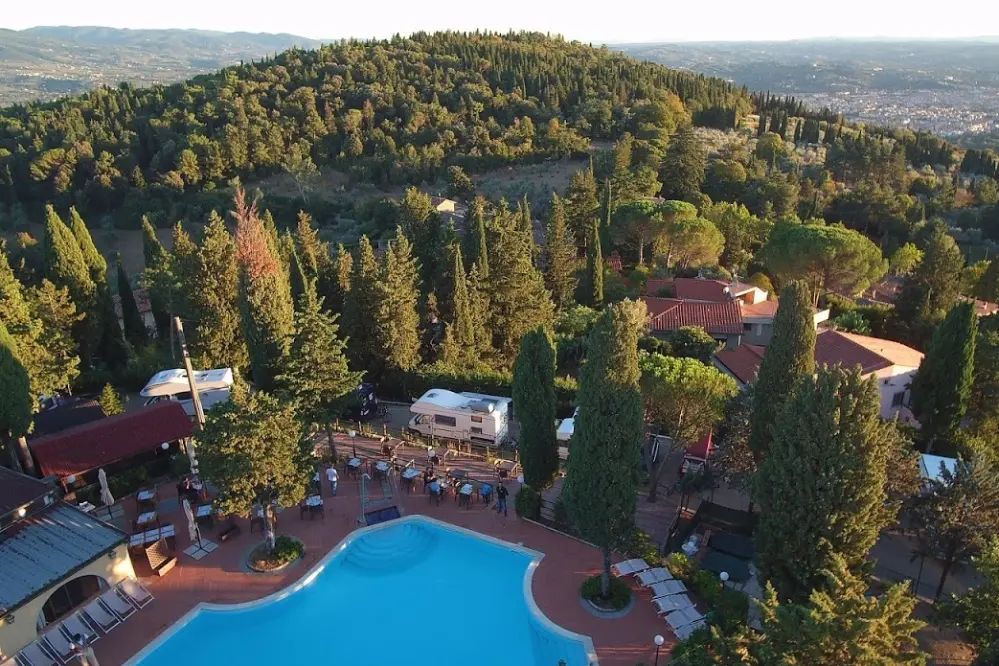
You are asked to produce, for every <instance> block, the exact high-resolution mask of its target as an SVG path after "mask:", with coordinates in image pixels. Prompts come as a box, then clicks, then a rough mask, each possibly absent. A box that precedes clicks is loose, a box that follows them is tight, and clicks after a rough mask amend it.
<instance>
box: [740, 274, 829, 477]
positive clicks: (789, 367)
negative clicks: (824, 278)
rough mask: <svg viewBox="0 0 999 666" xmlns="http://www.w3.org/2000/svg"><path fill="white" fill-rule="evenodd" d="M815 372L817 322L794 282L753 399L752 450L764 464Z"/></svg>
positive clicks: (785, 292) (784, 294)
mask: <svg viewBox="0 0 999 666" xmlns="http://www.w3.org/2000/svg"><path fill="white" fill-rule="evenodd" d="M814 370H815V319H814V316H813V314H812V299H811V296H810V294H809V292H808V287H807V286H805V283H803V282H791V283H789V284H788V285H787V286H786V287H784V289H782V290H781V293H780V306H779V307H778V308H777V314H776V315H775V316H774V334H773V338H772V339H771V340H770V344H769V345H768V346H767V353H766V355H765V356H764V357H763V363H761V364H760V371H759V374H758V375H757V378H756V390H755V393H754V396H753V420H752V430H751V432H750V436H749V448H750V449H751V450H752V452H753V455H754V456H755V457H756V460H757V464H762V462H763V461H764V460H765V459H766V455H767V451H768V450H769V449H770V439H771V437H772V432H771V431H772V429H773V427H774V424H775V423H776V421H777V416H778V415H779V414H780V411H781V409H782V408H783V407H784V404H785V403H786V402H787V401H788V399H789V398H790V397H791V394H792V393H793V392H794V389H795V387H796V386H797V385H798V383H799V382H800V381H801V379H802V378H803V377H805V376H807V375H811V374H812V373H813V372H814Z"/></svg>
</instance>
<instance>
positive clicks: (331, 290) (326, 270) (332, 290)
mask: <svg viewBox="0 0 999 666" xmlns="http://www.w3.org/2000/svg"><path fill="white" fill-rule="evenodd" d="M353 268H354V258H353V257H352V256H351V255H350V252H348V251H347V250H346V249H345V248H344V247H343V244H342V243H340V244H338V245H337V247H336V251H335V252H334V254H333V256H332V257H331V258H330V260H329V261H326V262H323V263H322V264H321V265H320V268H319V280H318V281H317V283H316V290H317V292H318V294H319V296H321V297H322V302H323V308H324V309H325V310H326V311H327V312H331V313H333V314H342V313H343V312H344V305H345V303H346V300H347V293H348V292H349V291H350V273H351V271H352V270H353Z"/></svg>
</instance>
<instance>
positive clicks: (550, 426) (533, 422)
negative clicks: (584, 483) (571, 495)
mask: <svg viewBox="0 0 999 666" xmlns="http://www.w3.org/2000/svg"><path fill="white" fill-rule="evenodd" d="M513 405H514V409H515V410H516V411H517V419H518V420H519V421H520V440H519V441H518V451H519V453H520V464H521V467H522V468H523V470H524V482H525V483H526V484H527V485H528V486H530V487H531V488H533V489H535V490H538V491H540V490H542V489H544V488H546V487H547V486H548V485H549V484H551V482H552V479H554V478H555V474H556V473H557V472H558V440H557V439H556V438H555V408H556V400H555V349H554V348H553V346H552V342H551V339H550V338H549V337H548V333H547V332H545V331H544V329H540V328H539V329H537V330H534V331H529V332H528V333H526V334H525V335H524V337H523V338H521V340H520V352H519V353H518V354H517V360H516V362H514V364H513Z"/></svg>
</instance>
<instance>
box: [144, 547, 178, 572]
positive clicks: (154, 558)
mask: <svg viewBox="0 0 999 666" xmlns="http://www.w3.org/2000/svg"><path fill="white" fill-rule="evenodd" d="M146 559H147V560H149V568H150V569H152V570H153V572H154V573H155V574H156V575H157V576H160V577H162V576H165V575H167V573H169V571H170V569H173V568H174V567H175V566H176V565H177V558H176V557H174V556H173V555H172V554H171V552H170V548H169V546H167V543H166V540H165V539H160V540H159V541H157V542H155V543H152V544H150V545H149V547H148V548H146Z"/></svg>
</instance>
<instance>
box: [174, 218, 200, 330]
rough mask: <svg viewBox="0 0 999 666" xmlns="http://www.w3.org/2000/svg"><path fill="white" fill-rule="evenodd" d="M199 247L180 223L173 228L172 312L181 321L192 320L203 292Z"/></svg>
mask: <svg viewBox="0 0 999 666" xmlns="http://www.w3.org/2000/svg"><path fill="white" fill-rule="evenodd" d="M199 268H200V262H199V259H198V246H197V245H195V244H194V241H193V240H191V236H190V235H189V234H188V233H187V231H186V230H185V229H184V227H183V225H181V223H180V222H178V223H177V224H175V225H174V227H173V250H172V251H171V253H170V277H171V278H172V280H173V288H172V294H171V296H170V311H171V312H172V313H173V314H174V315H179V316H180V318H181V319H191V318H192V316H193V305H192V304H193V302H194V299H195V298H196V295H197V293H198V292H199V291H200V290H201V286H200V285H199V284H198V271H199Z"/></svg>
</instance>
